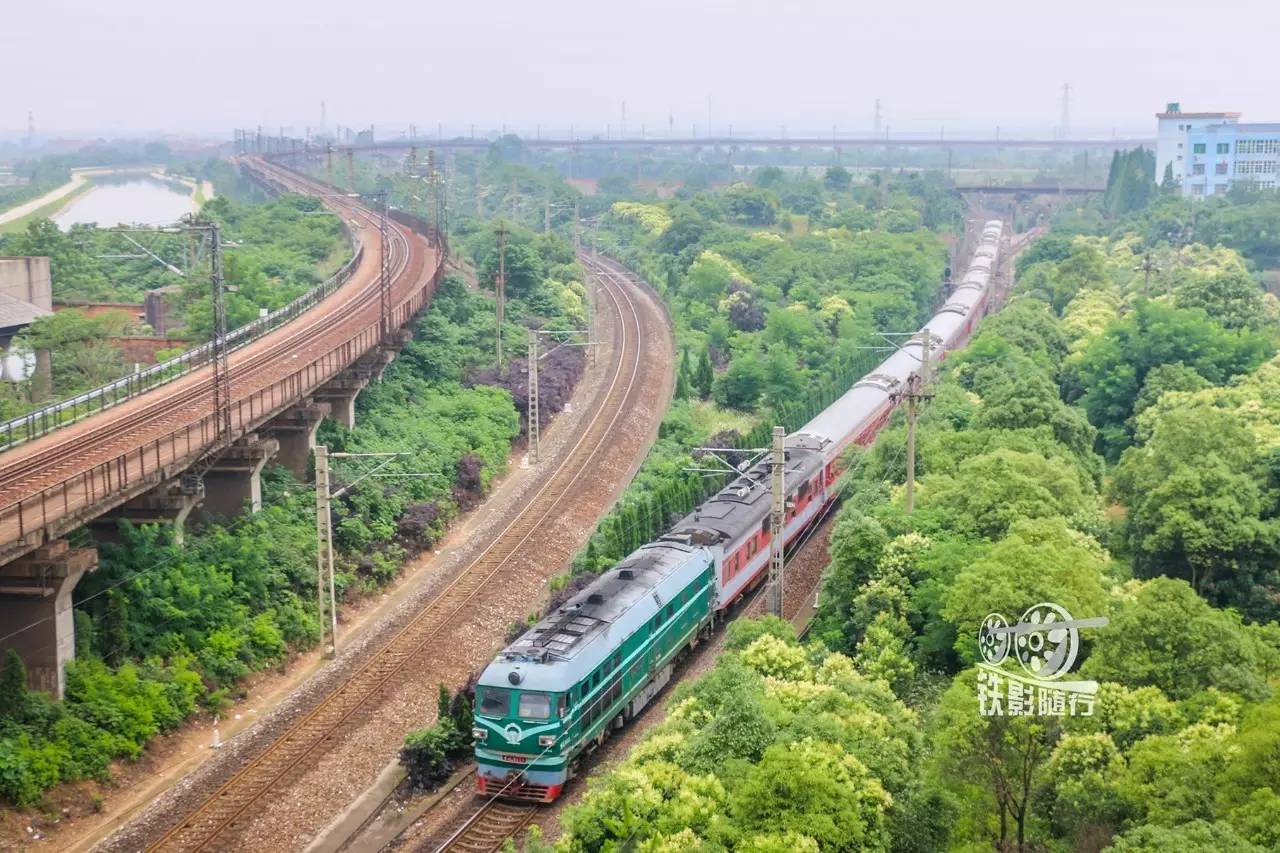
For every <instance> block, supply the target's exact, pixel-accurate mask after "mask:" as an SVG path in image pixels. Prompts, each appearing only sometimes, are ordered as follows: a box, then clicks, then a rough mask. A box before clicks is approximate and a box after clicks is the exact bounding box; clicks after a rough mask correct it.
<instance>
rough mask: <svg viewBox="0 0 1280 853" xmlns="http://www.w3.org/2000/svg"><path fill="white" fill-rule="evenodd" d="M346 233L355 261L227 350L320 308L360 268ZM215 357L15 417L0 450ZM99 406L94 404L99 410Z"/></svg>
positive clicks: (158, 367) (207, 348) (158, 369)
mask: <svg viewBox="0 0 1280 853" xmlns="http://www.w3.org/2000/svg"><path fill="white" fill-rule="evenodd" d="M342 229H343V231H344V232H346V236H347V240H348V242H349V243H350V244H351V257H350V258H348V259H347V261H346V263H344V264H343V265H342V266H341V267H340V268H339V269H338V271H337V272H335V273H334V274H333V275H331V276H329V277H328V278H327V279H325V280H324V281H322V282H321V283H320V284H317V285H316V286H315V287H313V288H311V289H310V290H308V291H307V292H306V293H303V294H301V295H299V296H297V297H295V298H294V299H293V300H292V301H290V302H289V303H287V304H285V305H282V306H281V307H279V308H277V309H275V310H274V311H272V312H270V313H269V314H267V315H266V316H264V317H259V318H257V319H256V320H253V321H251V322H249V323H246V324H244V325H243V326H240V327H239V328H237V329H234V330H232V331H231V332H228V333H227V335H226V336H225V337H223V338H222V340H223V343H224V344H225V345H226V346H227V347H228V350H229V351H231V352H234V351H235V350H237V349H240V348H241V347H243V346H245V345H246V344H249V343H252V342H253V341H255V340H257V339H258V338H260V337H262V336H263V335H265V334H267V333H268V332H271V331H273V330H275V329H277V328H279V327H280V326H282V325H284V324H285V323H287V322H289V321H290V320H293V319H294V318H296V317H297V316H298V315H299V314H301V313H302V312H304V311H306V310H307V309H308V308H310V307H311V306H313V305H315V304H317V303H319V302H320V301H321V300H323V299H324V298H325V297H326V296H328V295H329V294H331V293H333V292H334V291H335V290H337V289H338V288H339V287H341V286H342V285H343V284H345V283H346V281H347V280H348V279H349V278H350V277H351V273H352V271H353V270H355V269H356V267H358V266H359V264H360V258H361V253H362V250H363V247H362V245H361V244H360V242H359V240H357V239H356V236H355V234H353V233H352V232H351V231H350V230H349V229H348V228H347V223H346V221H345V220H343V221H342ZM212 354H213V343H212V342H205V343H203V344H200V345H199V346H196V347H193V348H191V349H189V350H187V351H186V352H184V353H181V354H180V355H177V356H174V357H173V358H170V359H167V360H165V361H162V362H160V363H158V364H153V365H151V366H150V367H147V368H145V369H143V370H139V371H137V372H135V373H131V374H129V375H128V376H124V377H121V378H120V379H116V380H113V381H111V382H107V383H105V384H103V385H99V386H98V387H97V388H92V389H90V390H88V391H82V392H80V393H79V394H75V395H73V396H71V397H67V398H65V399H62V400H57V401H55V402H53V403H50V404H48V405H45V406H42V407H41V408H39V409H35V410H33V411H30V412H26V413H25V414H22V415H19V416H18V417H16V418H11V419H9V420H8V421H5V422H3V423H0V451H4V450H8V449H9V448H12V447H16V446H18V445H19V444H24V443H26V442H28V441H32V440H33V439H36V438H39V437H40V436H43V435H48V434H49V433H50V432H53V431H54V430H57V429H61V428H62V427H66V426H70V425H71V424H74V423H79V422H80V421H81V420H83V419H85V418H87V417H91V416H92V415H95V414H97V413H98V412H101V411H103V410H105V409H109V408H111V407H113V406H117V405H119V404H120V403H123V402H125V401H126V400H131V399H133V398H134V397H136V396H138V395H139V394H145V393H146V392H148V391H150V390H152V389H153V388H158V387H160V386H161V385H164V384H167V383H169V382H172V381H174V380H175V379H179V378H181V377H183V376H186V375H187V374H189V373H191V372H192V371H194V370H197V369H199V368H200V367H203V366H204V365H205V364H207V363H208V362H209V359H210V358H211V357H212ZM95 404H96V405H95Z"/></svg>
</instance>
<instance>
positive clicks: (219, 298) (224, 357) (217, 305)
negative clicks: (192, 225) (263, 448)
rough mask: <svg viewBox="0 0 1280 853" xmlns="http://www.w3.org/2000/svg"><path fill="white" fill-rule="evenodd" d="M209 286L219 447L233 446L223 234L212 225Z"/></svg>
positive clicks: (214, 407)
mask: <svg viewBox="0 0 1280 853" xmlns="http://www.w3.org/2000/svg"><path fill="white" fill-rule="evenodd" d="M208 229H209V279H210V281H209V286H210V289H211V290H212V296H213V345H212V347H213V411H214V417H215V418H216V419H217V426H218V442H217V446H218V447H225V446H226V445H228V444H230V443H231V368H230V364H229V359H228V352H227V301H226V294H225V293H224V292H223V291H224V288H223V285H222V231H221V230H220V228H219V227H218V223H216V222H210V223H209V225H208Z"/></svg>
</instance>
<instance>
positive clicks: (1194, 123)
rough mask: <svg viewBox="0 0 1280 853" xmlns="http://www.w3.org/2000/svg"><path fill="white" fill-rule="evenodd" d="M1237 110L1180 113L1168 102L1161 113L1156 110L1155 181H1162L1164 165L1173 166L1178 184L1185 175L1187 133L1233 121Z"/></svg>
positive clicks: (1233, 122) (1238, 116)
mask: <svg viewBox="0 0 1280 853" xmlns="http://www.w3.org/2000/svg"><path fill="white" fill-rule="evenodd" d="M1239 120H1240V113H1184V112H1183V111H1182V109H1181V105H1180V104H1176V103H1171V104H1169V105H1168V107H1167V108H1166V109H1165V111H1164V112H1162V113H1156V122H1157V124H1156V183H1157V184H1158V183H1160V182H1161V181H1163V180H1164V170H1165V167H1166V166H1169V165H1172V166H1173V180H1174V182H1175V183H1176V184H1177V185H1178V186H1182V182H1183V178H1185V177H1186V171H1187V170H1186V164H1187V162H1188V159H1189V154H1190V150H1189V149H1188V148H1187V134H1188V133H1189V132H1191V131H1200V130H1203V129H1204V128H1206V127H1208V126H1209V125H1215V124H1235V123H1236V122H1238V121H1239Z"/></svg>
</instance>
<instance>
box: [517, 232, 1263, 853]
mask: <svg viewBox="0 0 1280 853" xmlns="http://www.w3.org/2000/svg"><path fill="white" fill-rule="evenodd" d="M1140 240H1141V236H1140V235H1133V236H1128V237H1125V238H1123V239H1109V240H1104V239H1097V238H1080V239H1075V240H1072V239H1070V238H1066V239H1059V238H1058V237H1056V236H1054V237H1050V238H1048V239H1046V240H1044V241H1042V242H1041V243H1040V244H1039V245H1038V246H1036V247H1035V248H1033V249H1032V251H1031V252H1029V253H1028V256H1027V257H1026V258H1024V259H1023V262H1022V263H1021V264H1020V268H1021V275H1020V279H1019V289H1018V295H1017V296H1015V299H1014V301H1013V302H1012V303H1011V304H1010V305H1009V307H1008V308H1006V309H1005V310H1004V311H1003V312H1002V313H1001V314H999V315H997V316H995V317H992V318H990V319H988V320H987V321H986V323H985V324H984V326H983V330H982V332H981V334H980V335H979V336H978V337H977V338H976V339H975V340H974V341H973V343H972V344H971V345H970V347H969V348H968V349H967V350H966V351H964V352H963V353H960V354H958V355H956V356H954V357H952V358H949V359H948V360H947V362H946V365H945V368H944V369H943V371H942V374H941V377H940V380H939V381H938V382H937V384H936V387H935V389H934V390H935V391H936V397H935V399H934V400H933V402H932V403H931V404H930V406H929V407H928V408H927V409H926V411H925V413H924V414H923V416H922V417H921V421H920V431H919V444H918V451H917V466H918V468H917V475H918V477H919V478H920V479H919V481H918V492H917V505H916V510H915V512H914V513H913V514H912V515H907V514H906V513H905V511H904V508H903V503H902V488H901V485H900V484H901V483H902V482H903V479H904V477H905V471H904V467H903V453H902V447H903V441H904V436H903V426H902V424H901V422H900V419H899V420H896V421H895V422H894V424H892V425H891V426H890V428H888V429H887V430H886V431H885V432H884V433H883V434H882V435H881V436H880V439H879V440H878V441H877V443H876V444H875V445H874V447H873V448H872V449H870V450H868V451H865V452H862V453H857V452H855V454H854V456H853V457H851V458H850V460H849V465H850V467H851V469H852V470H853V472H854V474H853V478H852V479H853V482H852V485H851V486H850V488H849V491H848V493H847V495H846V499H845V502H844V507H843V509H842V510H841V511H840V514H839V517H838V520H837V524H836V526H835V528H834V530H833V532H832V535H831V540H830V559H831V565H830V567H829V568H828V570H827V573H826V575H825V581H824V586H823V589H822V593H821V608H820V610H819V613H818V614H817V617H816V621H815V623H814V624H813V626H812V630H811V633H810V635H809V637H810V640H809V643H808V645H806V646H800V645H798V644H796V643H795V642H794V640H793V639H792V638H790V637H789V636H787V631H786V629H785V626H781V625H779V624H777V623H773V622H771V621H768V620H766V621H764V622H756V623H747V624H744V625H738V624H735V625H733V626H731V628H730V635H729V641H728V646H729V648H730V649H731V652H730V653H729V654H727V655H724V656H723V657H722V659H721V660H720V662H719V663H718V665H717V667H716V669H715V670H714V671H713V672H712V673H711V674H709V675H707V676H705V677H703V678H701V679H699V680H698V681H696V682H694V683H693V684H691V685H686V686H684V687H682V688H681V689H680V690H679V691H678V692H677V693H676V694H675V695H674V696H673V697H672V699H671V700H670V705H669V708H670V712H669V716H670V718H671V719H670V721H669V722H666V723H664V724H662V725H661V726H659V727H658V728H657V729H656V730H655V731H654V732H653V733H651V734H650V735H649V736H648V737H647V738H646V739H645V741H644V742H643V743H642V744H641V745H640V746H638V747H637V748H636V749H635V750H634V751H633V753H632V755H631V756H630V757H629V758H628V759H627V760H626V761H625V762H623V764H622V765H621V766H620V767H618V768H617V769H616V770H614V771H611V772H609V773H607V774H606V775H605V776H604V777H603V778H602V779H599V780H597V782H596V783H595V784H593V785H592V788H591V791H590V793H589V794H588V796H587V798H586V800H585V801H584V803H583V805H581V806H580V807H578V808H576V809H572V810H571V811H570V813H569V815H568V816H567V817H566V818H565V822H564V826H565V829H566V835H565V836H564V837H563V838H562V839H561V840H560V841H559V842H558V843H557V845H556V849H560V850H606V849H616V848H617V847H618V846H619V845H620V846H622V847H629V846H633V845H634V846H636V847H639V848H643V849H653V850H668V849H682V850H685V849H705V850H718V849H725V848H728V849H735V850H736V849H742V850H775V849H776V850H795V849H801V850H803V849H809V850H817V849H835V850H839V849H847V850H895V851H898V850H902V851H906V850H937V849H953V850H975V851H976V850H982V849H991V847H992V845H993V844H995V846H996V848H997V849H1001V850H1017V851H1029V850H1072V849H1074V850H1099V849H1102V848H1103V847H1107V846H1108V845H1111V849H1115V850H1124V851H1144V853H1147V852H1148V851H1149V853H1155V851H1164V850H1171V849H1178V850H1189V851H1210V850H1224V849H1231V850H1244V851H1261V850H1271V849H1276V848H1277V847H1278V846H1280V834H1278V832H1277V827H1280V788H1278V787H1277V782H1276V780H1277V779H1280V764H1278V763H1277V756H1280V696H1277V693H1276V686H1277V685H1278V684H1280V624H1277V617H1278V616H1280V613H1278V612H1277V609H1276V602H1277V601H1280V576H1277V574H1276V572H1275V566H1276V565H1278V564H1280V480H1278V479H1277V474H1276V471H1277V467H1276V459H1277V457H1278V454H1280V428H1278V427H1280V393H1278V392H1280V386H1277V385H1276V382H1277V377H1280V359H1278V358H1276V357H1275V352H1276V343H1277V340H1276V327H1275V314H1274V309H1275V306H1274V301H1273V299H1272V298H1270V297H1266V298H1264V297H1263V296H1262V295H1261V291H1260V290H1259V289H1258V287H1257V285H1256V283H1255V282H1254V281H1253V280H1252V278H1251V277H1250V275H1249V274H1248V271H1247V268H1246V266H1245V264H1244V262H1243V261H1242V259H1241V258H1240V256H1239V255H1237V254H1236V253H1234V252H1232V251H1230V250H1227V249H1225V248H1217V249H1213V250H1210V249H1207V248H1205V247H1203V246H1199V245H1186V246H1183V247H1181V248H1171V247H1169V246H1167V245H1166V246H1154V247H1153V249H1154V250H1155V251H1156V253H1157V254H1159V255H1160V256H1161V259H1162V263H1161V271H1160V272H1159V273H1158V274H1156V275H1153V277H1152V280H1151V283H1150V286H1149V287H1148V286H1147V283H1146V280H1145V275H1144V274H1143V273H1142V272H1141V271H1137V272H1135V271H1134V267H1135V266H1136V264H1135V263H1134V260H1135V258H1136V253H1137V252H1139V251H1140V250H1141V248H1142V245H1141V242H1140ZM1245 283H1247V284H1248V285H1249V287H1245ZM1144 289H1145V290H1146V292H1147V293H1149V294H1150V295H1151V297H1152V298H1150V299H1148V298H1146V297H1145V296H1144ZM1107 458H1110V459H1111V460H1113V464H1111V465H1109V464H1108V462H1107ZM1104 472H1109V473H1105V474H1104ZM1039 601H1054V602H1058V603H1060V604H1062V605H1063V606H1065V607H1066V608H1067V609H1068V610H1069V611H1070V612H1071V613H1072V614H1074V615H1076V616H1084V615H1106V616H1108V617H1109V619H1110V624H1109V625H1108V626H1107V627H1106V628H1102V629H1096V630H1086V631H1084V632H1083V633H1082V639H1083V641H1084V650H1083V653H1082V661H1083V663H1082V664H1079V665H1078V667H1077V668H1078V669H1079V671H1080V674H1081V676H1082V677H1085V678H1093V679H1096V680H1098V681H1099V682H1100V683H1101V687H1100V691H1099V698H1098V703H1097V707H1096V708H1095V710H1094V713H1093V714H1092V715H1090V716H1040V715H1032V716H1003V717H985V716H980V715H979V713H978V690H977V683H976V676H975V669H974V668H973V664H974V662H975V661H976V660H977V645H976V642H975V638H976V635H977V628H978V626H979V624H980V622H981V620H982V619H983V617H984V616H985V615H986V614H987V613H990V612H992V611H996V612H1001V613H1005V614H1006V615H1007V616H1013V617H1016V616H1017V614H1020V613H1021V612H1022V611H1023V610H1025V609H1026V608H1027V607H1028V606H1030V605H1031V604H1034V603H1036V602H1039ZM531 847H533V848H536V847H537V842H534V843H533V844H532V845H531Z"/></svg>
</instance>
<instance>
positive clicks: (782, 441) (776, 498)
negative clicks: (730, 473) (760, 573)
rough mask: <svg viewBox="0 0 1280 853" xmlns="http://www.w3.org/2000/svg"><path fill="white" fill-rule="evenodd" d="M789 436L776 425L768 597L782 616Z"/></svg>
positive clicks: (771, 609) (771, 466) (773, 609)
mask: <svg viewBox="0 0 1280 853" xmlns="http://www.w3.org/2000/svg"><path fill="white" fill-rule="evenodd" d="M786 438H787V431H786V430H785V429H783V428H782V427H780V426H775V427H774V428H773V455H772V458H771V459H770V461H769V474H770V478H769V493H770V498H771V499H772V500H771V507H772V508H771V510H770V513H769V530H770V536H771V539H770V544H771V545H772V546H773V547H772V552H771V553H770V555H769V582H768V587H767V588H766V593H765V597H766V599H767V600H768V608H769V613H771V614H772V615H774V616H777V617H778V618H782V591H783V590H782V577H783V557H784V555H783V551H784V550H785V548H786V534H785V532H784V529H783V528H784V525H785V523H786V511H787V507H786V483H785V480H786V462H787V451H786V446H785V445H786Z"/></svg>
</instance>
